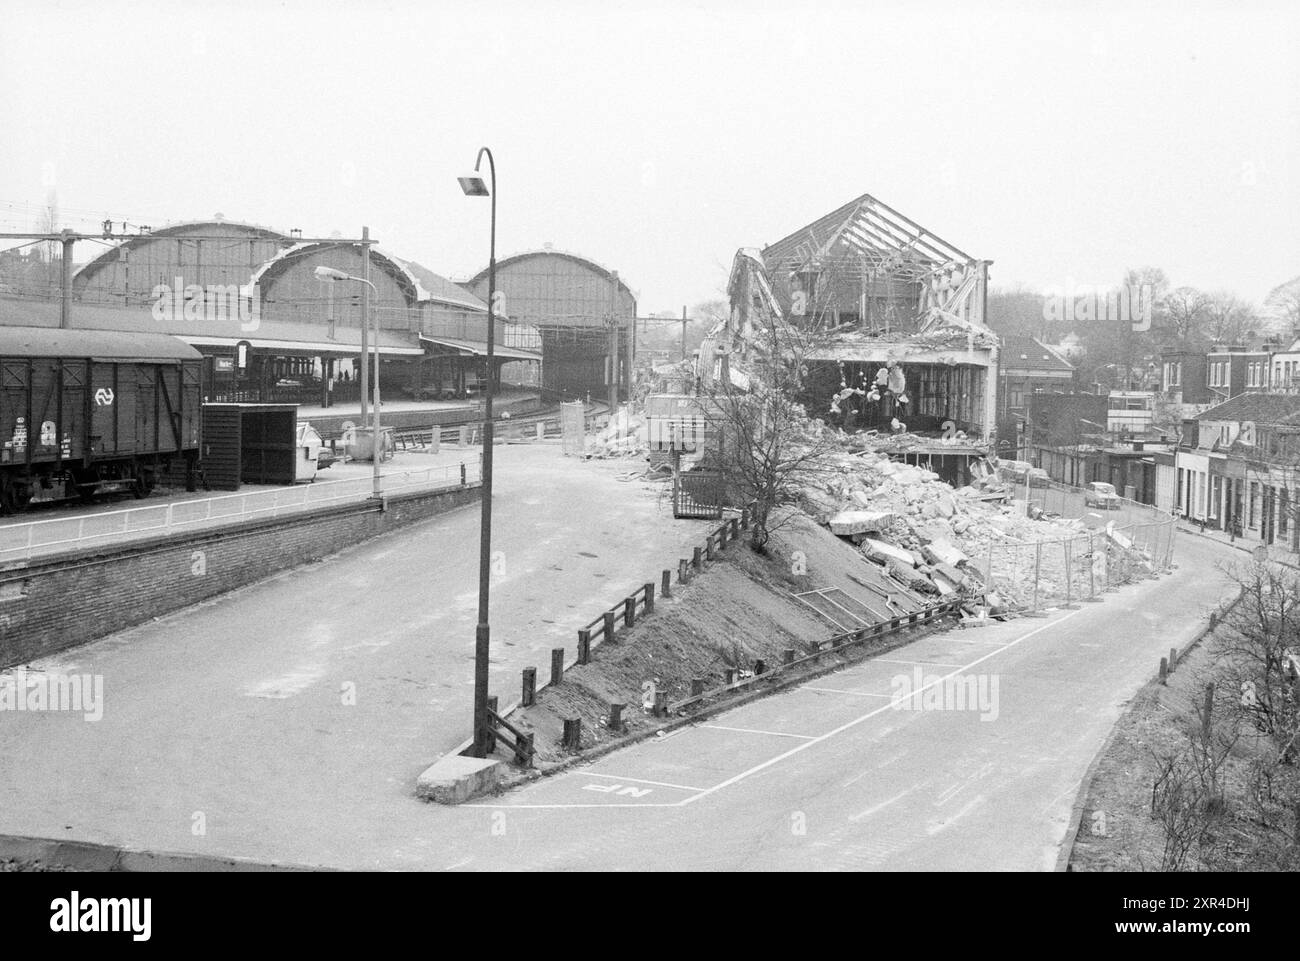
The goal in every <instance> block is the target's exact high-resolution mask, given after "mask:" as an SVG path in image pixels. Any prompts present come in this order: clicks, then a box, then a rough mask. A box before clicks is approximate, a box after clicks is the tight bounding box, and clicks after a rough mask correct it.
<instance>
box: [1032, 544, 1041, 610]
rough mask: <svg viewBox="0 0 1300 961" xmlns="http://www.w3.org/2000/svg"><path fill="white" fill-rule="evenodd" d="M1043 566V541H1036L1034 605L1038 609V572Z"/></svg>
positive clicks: (1034, 608)
mask: <svg viewBox="0 0 1300 961" xmlns="http://www.w3.org/2000/svg"><path fill="white" fill-rule="evenodd" d="M1042 567H1043V542H1042V541H1038V542H1037V544H1036V546H1035V550H1034V606H1033V610H1035V611H1036V610H1038V573H1039V571H1041V570H1042Z"/></svg>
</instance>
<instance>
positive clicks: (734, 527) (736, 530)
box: [730, 517, 740, 541]
mask: <svg viewBox="0 0 1300 961" xmlns="http://www.w3.org/2000/svg"><path fill="white" fill-rule="evenodd" d="M730 526H731V539H732V540H733V541H734V540H738V539H739V538H740V521H738V520H736V518H734V517H733V518H732V519H731V525H730Z"/></svg>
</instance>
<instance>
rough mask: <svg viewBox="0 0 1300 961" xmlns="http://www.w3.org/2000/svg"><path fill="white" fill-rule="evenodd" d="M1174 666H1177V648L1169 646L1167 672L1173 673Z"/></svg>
mask: <svg viewBox="0 0 1300 961" xmlns="http://www.w3.org/2000/svg"><path fill="white" fill-rule="evenodd" d="M1176 667H1178V648H1176V647H1171V648H1170V649H1169V673H1170V674H1172V673H1174V669H1175V668H1176Z"/></svg>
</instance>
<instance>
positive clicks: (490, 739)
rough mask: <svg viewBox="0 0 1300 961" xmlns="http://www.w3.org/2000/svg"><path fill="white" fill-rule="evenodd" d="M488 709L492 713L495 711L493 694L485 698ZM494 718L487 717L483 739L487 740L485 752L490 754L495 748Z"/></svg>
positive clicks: (495, 699) (494, 696)
mask: <svg viewBox="0 0 1300 961" xmlns="http://www.w3.org/2000/svg"><path fill="white" fill-rule="evenodd" d="M487 706H488V710H489V711H491V712H492V713H493V714H495V713H496V712H497V698H496V695H495V694H493V695H492V696H491V697H489V698H488V699H487ZM496 723H497V722H496V719H495V718H492V717H489V718H488V723H487V734H486V737H485V738H484V740H485V741H486V742H487V753H489V754H491V753H492V752H493V751H495V750H496V749H497V735H496Z"/></svg>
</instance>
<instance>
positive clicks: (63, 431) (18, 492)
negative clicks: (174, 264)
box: [0, 326, 202, 514]
mask: <svg viewBox="0 0 1300 961" xmlns="http://www.w3.org/2000/svg"><path fill="white" fill-rule="evenodd" d="M201 374H202V356H201V355H200V354H199V353H198V351H196V350H194V349H193V348H192V347H190V346H188V345H187V344H184V343H182V342H181V341H179V340H177V339H176V338H174V337H168V336H166V335H164V334H139V333H118V332H113V331H101V330H52V329H46V328H40V327H6V326H0V513H5V514H11V513H14V512H16V511H19V510H22V509H23V508H24V507H25V506H27V504H29V503H31V502H33V501H50V500H59V499H61V498H64V497H77V496H80V497H81V498H83V499H84V500H87V501H89V500H91V499H93V498H94V496H95V495H96V494H98V493H108V492H111V491H130V492H131V493H133V494H135V496H137V497H143V496H144V495H145V494H146V493H148V492H149V490H150V489H151V488H152V487H153V485H154V483H155V482H156V480H157V479H158V476H159V475H160V474H161V473H162V472H163V471H165V470H168V469H169V468H171V467H173V465H175V466H176V467H183V468H185V472H186V479H187V482H188V485H187V486H190V487H191V489H192V487H193V475H194V467H195V462H196V461H197V459H198V455H199V429H200V427H199V419H200V413H201V407H200V404H201V402H202V396H201V393H200V391H201V383H200V380H201Z"/></svg>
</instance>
